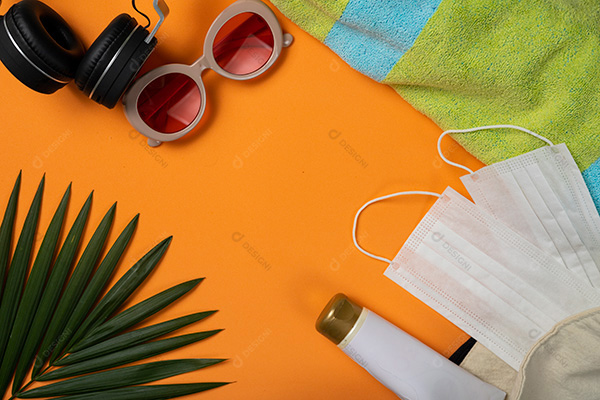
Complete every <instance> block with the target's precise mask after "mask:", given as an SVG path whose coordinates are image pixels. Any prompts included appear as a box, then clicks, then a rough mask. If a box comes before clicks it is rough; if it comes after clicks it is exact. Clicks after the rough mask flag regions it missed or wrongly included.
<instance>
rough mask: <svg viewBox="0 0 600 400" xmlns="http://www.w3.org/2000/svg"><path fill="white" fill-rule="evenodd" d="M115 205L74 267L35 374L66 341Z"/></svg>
mask: <svg viewBox="0 0 600 400" xmlns="http://www.w3.org/2000/svg"><path fill="white" fill-rule="evenodd" d="M116 206H117V203H115V204H113V206H112V207H111V208H110V209H109V210H108V212H107V213H106V215H105V216H104V218H102V221H101V222H100V224H99V225H98V228H97V229H96V231H95V232H94V234H93V235H92V238H91V239H90V242H89V243H88V245H87V246H86V248H85V250H84V251H83V254H82V255H81V258H80V259H79V262H78V263H77V266H76V267H75V270H74V271H73V275H72V276H71V278H70V279H69V283H68V284H67V287H66V289H65V291H64V293H63V295H62V297H61V299H60V301H59V303H58V306H57V307H56V311H55V313H54V317H53V318H52V320H51V322H50V326H49V327H48V330H47V332H46V335H45V337H44V341H43V342H42V345H41V347H40V353H39V355H38V361H37V362H36V363H35V365H34V368H33V373H32V376H33V377H35V376H37V375H38V374H39V373H40V371H41V370H42V368H43V367H44V363H45V362H46V360H48V358H49V357H50V354H52V353H53V352H57V351H60V349H62V347H64V345H65V343H64V339H63V338H62V334H63V330H64V327H65V325H66V324H67V321H68V320H69V318H70V316H71V314H72V313H73V310H74V309H75V307H76V306H77V302H78V300H79V298H80V297H81V293H83V290H84V289H85V286H86V284H87V282H88V279H89V277H90V275H91V274H92V271H93V269H94V266H95V265H96V262H97V261H98V257H99V256H100V252H101V251H102V248H103V247H104V243H105V242H106V237H107V236H108V232H109V230H110V227H111V225H112V222H113V218H114V215H115V208H116Z"/></svg>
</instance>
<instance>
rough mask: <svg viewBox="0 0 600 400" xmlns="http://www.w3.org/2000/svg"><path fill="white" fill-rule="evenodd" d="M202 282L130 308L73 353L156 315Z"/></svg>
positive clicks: (186, 284)
mask: <svg viewBox="0 0 600 400" xmlns="http://www.w3.org/2000/svg"><path fill="white" fill-rule="evenodd" d="M202 280H203V279H195V280H192V281H189V282H185V283H181V284H179V285H177V286H174V287H172V288H170V289H167V290H165V291H163V292H161V293H159V294H156V295H154V296H152V297H150V298H149V299H146V300H144V301H142V302H141V303H138V304H136V305H135V306H133V307H131V308H128V309H127V310H125V311H123V312H122V313H120V314H118V315H116V316H115V317H113V318H111V319H110V320H108V321H106V322H105V323H103V324H102V325H99V326H98V327H97V328H95V329H93V330H91V331H90V333H89V334H88V335H87V336H86V337H85V338H84V339H83V340H82V341H81V342H79V344H78V345H77V346H75V347H74V348H73V351H78V350H83V349H85V348H86V347H90V346H92V345H95V344H98V343H100V342H102V341H103V340H106V339H108V338H110V337H112V336H114V335H116V334H117V333H120V332H123V331H124V330H126V329H127V328H130V327H132V326H134V325H136V324H137V323H139V322H141V321H143V320H145V319H146V318H148V317H150V316H152V315H154V314H156V313H157V312H159V311H160V310H162V309H164V308H165V307H167V306H169V305H170V304H172V303H173V302H175V301H176V300H177V299H179V298H180V297H181V296H183V295H185V294H186V293H188V292H189V291H190V290H192V289H193V288H195V287H196V286H197V285H198V284H199V283H200V282H202Z"/></svg>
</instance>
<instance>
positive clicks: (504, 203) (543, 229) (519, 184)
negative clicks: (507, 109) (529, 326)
mask: <svg viewBox="0 0 600 400" xmlns="http://www.w3.org/2000/svg"><path fill="white" fill-rule="evenodd" d="M505 127H511V126H505ZM484 128H485V127H484ZM512 128H516V129H519V130H522V131H524V132H526V133H529V134H532V135H533V136H536V137H538V138H539V139H541V140H544V141H545V142H546V143H548V144H550V146H544V147H542V148H539V149H537V150H534V151H531V152H529V153H526V154H523V155H520V156H517V157H513V158H510V159H508V160H505V161H501V162H498V163H495V164H492V165H489V166H487V167H484V168H482V169H480V170H478V171H476V172H472V171H471V172H472V173H471V174H469V175H465V176H463V177H462V178H461V180H462V181H463V183H464V185H465V187H466V188H467V190H468V191H469V194H470V195H471V197H472V198H473V200H474V201H475V203H476V204H477V205H479V206H480V207H482V208H484V209H485V210H487V211H488V212H490V213H491V214H492V215H494V216H495V217H496V218H498V219H499V220H501V221H502V222H504V223H505V224H506V225H508V226H509V227H511V228H512V229H514V230H515V231H516V232H518V233H519V234H521V235H522V236H523V237H525V238H526V239H527V240H529V241H530V242H532V243H534V244H535V245H536V246H538V247H539V248H540V249H542V250H544V251H546V252H547V253H549V254H552V255H553V256H554V257H555V258H556V259H557V260H559V261H560V262H562V263H563V264H564V265H565V266H566V267H567V268H568V269H570V270H571V271H573V272H574V273H575V274H577V275H578V276H579V277H580V278H581V279H583V280H585V281H586V282H589V283H590V284H591V285H592V286H594V287H597V288H600V268H599V266H600V215H598V211H597V209H596V207H595V205H594V202H593V200H592V197H591V195H590V193H589V190H588V189H587V186H586V184H585V181H584V180H583V177H582V175H581V172H580V171H579V168H578V167H577V164H576V163H575V160H574V159H573V157H572V156H571V153H570V152H569V150H568V149H567V147H566V145H565V144H559V145H552V143H551V142H550V141H549V140H548V139H546V138H543V137H541V136H539V135H537V134H534V133H533V132H530V131H528V130H526V129H524V128H521V127H512ZM476 129H483V128H474V129H470V130H468V131H474V130H476ZM450 132H461V131H450ZM442 137H443V136H442ZM440 138H441V137H440ZM438 143H439V142H438ZM438 148H439V146H438ZM440 154H441V152H440ZM442 157H443V156H442ZM452 165H455V166H459V167H461V168H463V169H466V170H468V169H467V168H465V167H463V166H460V165H457V164H455V163H452ZM469 171H470V170H469Z"/></svg>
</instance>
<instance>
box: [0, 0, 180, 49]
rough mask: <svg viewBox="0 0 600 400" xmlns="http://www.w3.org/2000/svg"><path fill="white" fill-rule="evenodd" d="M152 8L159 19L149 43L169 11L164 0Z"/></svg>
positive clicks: (155, 2)
mask: <svg viewBox="0 0 600 400" xmlns="http://www.w3.org/2000/svg"><path fill="white" fill-rule="evenodd" d="M0 1H1V0H0ZM154 10H155V11H156V13H157V14H158V17H159V20H158V22H157V23H156V25H155V26H154V29H153V30H152V32H150V35H148V37H147V38H146V40H145V42H146V43H150V42H151V41H152V39H153V38H154V36H155V35H156V32H158V29H159V28H160V26H161V25H162V24H163V22H165V19H166V18H167V16H168V15H169V12H170V10H169V6H167V3H165V1H164V0H154Z"/></svg>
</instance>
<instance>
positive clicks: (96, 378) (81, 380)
mask: <svg viewBox="0 0 600 400" xmlns="http://www.w3.org/2000/svg"><path fill="white" fill-rule="evenodd" d="M223 361H225V360H223V359H212V358H204V359H203V358H198V359H182V360H169V361H157V362H153V363H148V364H141V365H134V366H132V367H124V368H118V369H113V370H110V371H104V372H97V373H95V374H91V375H85V376H80V377H77V378H71V379H67V380H65V381H60V382H56V383H52V384H50V385H46V386H43V387H40V388H35V389H31V390H28V391H26V392H23V393H19V394H17V397H18V398H21V399H34V398H39V397H54V396H68V395H72V394H82V393H91V392H97V391H101V390H110V389H117V388H121V387H126V386H133V385H142V384H144V383H149V382H154V381H157V380H160V379H165V378H169V377H172V376H177V375H181V374H185V373H188V372H192V371H196V370H199V369H202V368H206V367H210V366H211V365H215V364H218V363H220V362H223Z"/></svg>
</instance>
